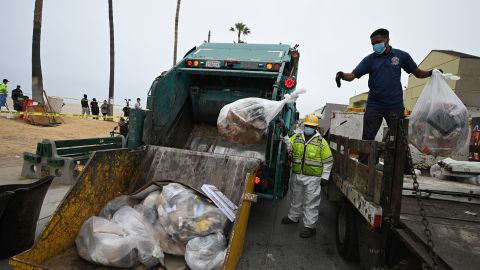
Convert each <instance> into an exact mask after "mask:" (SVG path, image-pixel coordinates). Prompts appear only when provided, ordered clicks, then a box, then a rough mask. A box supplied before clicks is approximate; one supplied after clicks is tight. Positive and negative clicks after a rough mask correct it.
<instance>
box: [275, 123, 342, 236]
mask: <svg viewBox="0 0 480 270" xmlns="http://www.w3.org/2000/svg"><path fill="white" fill-rule="evenodd" d="M317 128H318V118H317V117H316V116H315V115H313V114H312V115H308V116H307V117H306V118H305V122H304V128H303V129H300V130H296V131H295V134H294V135H292V136H291V137H288V136H285V142H286V144H287V149H288V151H289V155H290V156H291V157H292V176H291V178H290V191H291V202H290V211H289V213H288V215H287V216H286V217H284V218H283V219H282V224H297V223H299V220H300V218H301V217H303V226H304V227H303V229H302V231H301V232H300V237H302V238H308V237H312V236H314V235H315V233H316V224H315V223H316V222H317V220H318V207H319V205H320V191H321V189H322V186H325V185H326V184H327V183H328V179H329V177H330V171H331V168H332V165H333V157H332V152H331V150H330V146H329V145H328V143H327V141H326V140H325V139H323V137H322V135H321V134H320V133H319V132H318V131H317Z"/></svg>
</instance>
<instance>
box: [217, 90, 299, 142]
mask: <svg viewBox="0 0 480 270" xmlns="http://www.w3.org/2000/svg"><path fill="white" fill-rule="evenodd" d="M305 92H306V91H305V90H303V89H299V90H297V91H295V92H293V93H292V94H286V95H285V97H284V99H282V100H280V101H275V100H268V99H262V98H243V99H239V100H237V101H235V102H232V103H230V104H227V105H225V106H224V107H223V108H222V110H220V114H219V115H218V119H217V128H218V132H219V134H220V135H222V136H223V137H225V138H226V139H227V140H229V141H230V142H233V143H237V144H241V145H247V144H258V143H262V141H263V139H264V136H265V134H266V133H267V130H268V125H269V123H270V121H272V120H273V119H274V118H275V116H276V115H277V114H278V113H279V112H280V111H281V110H282V108H283V106H284V105H285V104H287V103H294V102H295V101H296V100H297V99H298V96H299V94H303V93H305Z"/></svg>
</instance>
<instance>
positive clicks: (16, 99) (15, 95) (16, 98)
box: [12, 85, 23, 112]
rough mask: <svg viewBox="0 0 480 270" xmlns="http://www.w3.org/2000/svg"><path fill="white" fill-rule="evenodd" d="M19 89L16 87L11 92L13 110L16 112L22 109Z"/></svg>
mask: <svg viewBox="0 0 480 270" xmlns="http://www.w3.org/2000/svg"><path fill="white" fill-rule="evenodd" d="M20 87H21V86H20V85H17V88H15V89H13V90H12V100H13V108H14V109H15V110H16V111H18V112H20V111H22V109H23V91H22V89H20Z"/></svg>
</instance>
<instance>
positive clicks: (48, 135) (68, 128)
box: [0, 104, 120, 177]
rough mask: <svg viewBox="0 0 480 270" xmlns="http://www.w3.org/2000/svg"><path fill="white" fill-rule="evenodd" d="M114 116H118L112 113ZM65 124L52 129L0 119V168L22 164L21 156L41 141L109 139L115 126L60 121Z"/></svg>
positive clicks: (72, 109) (67, 109)
mask: <svg viewBox="0 0 480 270" xmlns="http://www.w3.org/2000/svg"><path fill="white" fill-rule="evenodd" d="M80 111H81V108H80V105H73V104H67V105H65V106H64V108H63V109H62V113H80ZM115 115H120V110H116V112H115ZM62 119H63V120H64V121H65V123H63V124H60V125H58V126H55V127H41V126H34V125H30V124H29V123H28V122H26V121H25V120H23V119H6V118H4V117H0V127H1V128H0V167H11V166H18V165H22V164H23V152H32V153H35V151H36V148H37V142H40V141H42V140H43V139H52V140H61V139H81V138H94V137H109V136H110V131H112V130H113V128H114V127H115V126H116V125H117V123H115V122H110V121H103V120H94V119H83V118H75V117H63V118H62ZM0 177H1V176H0Z"/></svg>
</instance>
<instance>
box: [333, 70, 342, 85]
mask: <svg viewBox="0 0 480 270" xmlns="http://www.w3.org/2000/svg"><path fill="white" fill-rule="evenodd" d="M342 78H343V72H342V71H339V72H337V75H335V82H336V83H337V87H338V88H340V86H342Z"/></svg>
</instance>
